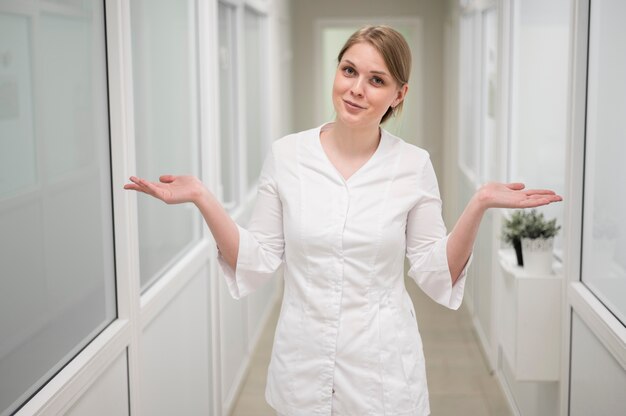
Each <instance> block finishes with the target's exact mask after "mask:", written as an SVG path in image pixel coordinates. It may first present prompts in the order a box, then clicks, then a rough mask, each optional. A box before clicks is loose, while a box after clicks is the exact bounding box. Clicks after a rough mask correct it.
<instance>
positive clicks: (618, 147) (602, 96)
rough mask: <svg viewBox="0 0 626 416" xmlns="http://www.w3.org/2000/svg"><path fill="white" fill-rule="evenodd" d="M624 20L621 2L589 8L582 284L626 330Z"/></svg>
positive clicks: (600, 1)
mask: <svg viewBox="0 0 626 416" xmlns="http://www.w3.org/2000/svg"><path fill="white" fill-rule="evenodd" d="M624 15H626V3H625V2H623V1H621V0H594V1H593V2H592V3H591V19H590V28H589V60H588V61H589V69H588V71H589V72H588V84H587V137H586V140H585V146H586V149H585V201H584V204H585V205H584V208H585V209H584V220H583V224H584V230H583V267H582V269H583V271H582V280H583V282H584V283H585V284H586V285H587V286H588V287H589V289H590V290H591V291H593V292H594V294H595V295H596V296H597V297H598V298H599V299H600V301H602V302H603V303H604V304H605V305H606V307H607V308H609V309H610V310H611V311H612V312H613V314H615V316H616V317H617V318H618V319H619V320H620V321H621V322H622V323H624V324H626V296H624V294H625V293H626V219H625V218H624V206H626V193H625V192H623V189H624V178H626V165H625V164H624V161H623V158H624V154H625V153H626V120H625V119H624V111H623V109H624V108H626V49H624V47H623V45H622V43H621V39H624V37H625V36H626V26H624V22H623V19H622V17H623V16H624Z"/></svg>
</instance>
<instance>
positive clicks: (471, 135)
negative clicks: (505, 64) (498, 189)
mask: <svg viewBox="0 0 626 416" xmlns="http://www.w3.org/2000/svg"><path fill="white" fill-rule="evenodd" d="M479 30H480V15H479V14H476V13H474V14H472V15H468V16H467V17H464V18H463V19H461V24H460V31H461V39H460V43H461V56H460V60H461V67H462V68H464V69H463V71H461V75H460V77H461V79H460V90H459V95H460V101H461V117H462V118H461V130H460V136H459V156H458V157H459V166H460V167H461V168H462V172H463V174H464V175H465V176H467V179H468V180H470V181H472V182H473V183H474V184H475V182H477V181H478V155H479V150H480V146H479V142H478V138H479V136H478V134H477V129H476V126H477V125H479V114H478V113H477V111H476V110H477V109H478V108H480V106H479V105H477V101H478V100H477V97H480V94H479V93H478V94H477V92H479V91H480V90H479V87H478V85H480V84H479V82H478V80H479V76H480V75H479V74H480V73H479V68H480V66H479V64H480V60H479V59H480V53H479V52H480V31H479Z"/></svg>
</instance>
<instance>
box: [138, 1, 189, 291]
mask: <svg viewBox="0 0 626 416" xmlns="http://www.w3.org/2000/svg"><path fill="white" fill-rule="evenodd" d="M194 14H195V9H194V1H193V0H187V1H181V0H150V1H148V0H139V1H133V2H131V29H132V38H133V71H134V79H133V84H134V100H135V140H136V146H137V174H138V175H140V176H143V177H146V178H149V179H151V180H157V179H158V177H159V176H160V175H162V174H176V175H178V174H193V175H199V173H200V172H199V166H198V165H199V163H198V161H199V145H198V98H197V90H198V85H197V84H198V83H197V69H196V68H197V65H196V38H195V33H196V29H195V24H194V19H195V18H194ZM138 209H139V255H140V258H139V259H140V267H141V287H142V290H145V289H146V288H147V287H148V286H149V285H150V284H151V283H153V282H154V280H155V279H156V278H157V276H158V275H159V274H160V272H162V270H164V268H166V267H167V265H168V264H169V263H170V262H171V261H172V260H174V259H175V258H176V257H178V256H179V255H180V254H182V252H184V250H185V248H186V247H187V246H189V245H190V244H192V243H193V242H194V241H197V240H198V239H199V237H200V230H201V228H200V222H199V219H200V218H199V215H198V214H197V213H196V210H195V208H194V207H193V206H191V205H190V204H184V205H176V206H167V205H165V204H163V203H161V202H160V201H157V200H155V199H152V198H149V197H145V196H143V195H139V207H138Z"/></svg>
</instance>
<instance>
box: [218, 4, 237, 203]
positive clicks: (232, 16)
mask: <svg viewBox="0 0 626 416" xmlns="http://www.w3.org/2000/svg"><path fill="white" fill-rule="evenodd" d="M218 11H219V22H218V24H219V29H218V31H219V32H218V38H219V76H220V82H219V88H220V153H221V156H222V157H221V161H220V162H221V173H222V199H223V201H224V206H225V207H226V208H227V209H232V208H233V207H234V206H235V205H236V204H237V201H238V200H239V198H238V194H239V181H238V178H237V172H236V169H237V167H238V165H239V164H238V163H237V154H238V146H237V144H238V140H237V135H238V131H237V118H236V117H235V116H236V114H237V107H236V103H237V83H236V79H237V47H236V46H237V45H236V39H237V37H236V30H235V29H236V27H237V20H236V9H235V7H234V6H231V5H229V4H224V3H221V2H220V3H218Z"/></svg>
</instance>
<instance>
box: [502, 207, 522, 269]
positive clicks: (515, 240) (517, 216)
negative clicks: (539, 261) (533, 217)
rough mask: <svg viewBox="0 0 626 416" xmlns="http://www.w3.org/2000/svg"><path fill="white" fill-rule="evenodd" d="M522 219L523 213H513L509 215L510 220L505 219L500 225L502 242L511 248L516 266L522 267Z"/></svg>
mask: <svg viewBox="0 0 626 416" xmlns="http://www.w3.org/2000/svg"><path fill="white" fill-rule="evenodd" d="M524 219H525V214H524V211H515V212H513V214H512V215H511V218H509V219H505V220H504V223H503V224H502V240H504V242H505V243H507V244H510V245H512V246H513V249H514V250H515V256H516V257H517V265H518V266H523V265H524V258H523V256H522V228H523V227H524Z"/></svg>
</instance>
